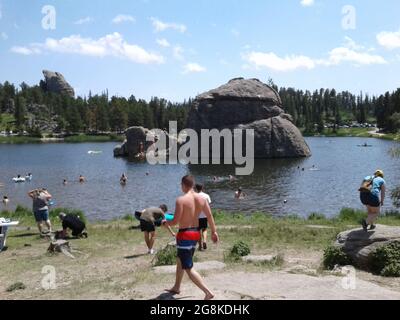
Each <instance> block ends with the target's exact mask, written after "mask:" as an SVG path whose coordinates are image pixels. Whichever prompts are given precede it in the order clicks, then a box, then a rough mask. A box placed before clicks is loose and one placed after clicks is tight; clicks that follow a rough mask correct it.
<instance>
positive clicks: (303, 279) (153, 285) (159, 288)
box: [0, 225, 400, 300]
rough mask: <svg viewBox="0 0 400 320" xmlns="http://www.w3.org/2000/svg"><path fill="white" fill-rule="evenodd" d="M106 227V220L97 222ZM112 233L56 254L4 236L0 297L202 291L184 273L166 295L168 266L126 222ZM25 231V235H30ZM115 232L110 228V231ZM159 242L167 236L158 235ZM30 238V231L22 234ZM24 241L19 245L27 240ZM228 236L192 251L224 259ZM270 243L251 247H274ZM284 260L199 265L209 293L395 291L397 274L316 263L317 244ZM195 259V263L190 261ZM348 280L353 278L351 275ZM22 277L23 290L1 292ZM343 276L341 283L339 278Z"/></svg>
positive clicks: (287, 252)
mask: <svg viewBox="0 0 400 320" xmlns="http://www.w3.org/2000/svg"><path fill="white" fill-rule="evenodd" d="M98 228H104V229H105V230H109V228H110V227H108V226H105V227H102V226H100V227H98ZM112 228H114V229H113V233H112V234H113V235H116V234H118V242H114V241H113V239H112V238H111V239H110V240H109V241H108V242H104V240H102V238H96V237H97V236H96V235H95V236H94V237H92V238H91V237H89V239H90V241H88V240H72V241H71V244H72V247H73V249H74V250H75V251H74V252H73V254H74V255H75V257H76V258H75V259H71V258H69V257H67V256H65V255H63V254H57V255H49V254H46V249H47V247H48V245H49V243H48V241H46V240H44V239H42V240H39V239H36V238H35V237H36V236H35V235H34V233H33V234H32V231H30V232H25V233H22V234H20V235H18V237H15V238H12V237H11V238H9V245H12V246H13V247H10V248H9V250H7V251H5V252H2V253H0V299H125V300H129V299H162V300H169V299H184V300H193V299H202V298H203V294H202V292H201V291H200V290H199V289H197V288H195V287H194V286H193V284H191V283H190V281H189V280H188V278H187V276H185V279H184V282H183V286H182V294H181V295H179V296H174V297H173V296H171V295H169V294H167V293H166V292H164V290H165V289H167V288H170V287H172V285H173V282H174V274H173V273H158V272H156V270H155V269H154V268H153V267H152V259H153V256H150V255H147V254H144V253H145V252H146V249H145V247H144V243H143V239H142V235H141V233H140V232H132V231H127V228H126V227H125V226H118V225H116V226H113V227H112ZM30 234H31V235H30ZM115 237H116V236H115ZM160 238H162V240H158V241H159V242H158V248H160V245H161V244H160V243H161V242H162V241H163V242H164V243H166V242H167V241H168V240H170V237H168V236H167V234H166V233H163V234H161V235H160ZM29 239H36V240H34V241H29ZM29 243H31V245H28V246H26V244H29ZM227 245H228V244H226V245H225V244H224V243H222V244H220V245H211V246H210V248H209V250H208V251H206V252H198V253H196V259H197V261H198V262H197V263H200V262H203V263H204V262H207V261H216V262H219V263H217V264H216V265H218V266H219V267H220V266H221V263H222V262H224V252H226V246H227ZM276 253H277V252H276V251H275V250H271V251H268V250H263V251H258V252H254V254H257V255H271V254H272V255H275V254H276ZM279 253H280V254H282V255H283V257H284V263H283V265H280V266H279V267H272V266H270V265H264V264H257V263H228V262H226V267H225V268H223V269H213V268H211V269H207V268H205V269H204V270H203V271H201V272H200V273H201V274H202V275H203V276H204V277H205V281H206V283H207V285H209V287H210V288H211V289H212V290H213V291H214V292H215V293H216V299H218V300H219V299H228V300H230V299H235V300H238V299H239V300H240V299H266V300H271V299H296V300H303V299H315V300H319V299H370V300H381V299H385V300H388V299H400V279H391V278H382V277H377V276H373V275H371V274H368V273H365V272H361V271H357V272H356V274H355V278H354V281H350V282H349V281H345V280H346V279H344V278H343V276H342V275H339V274H333V273H327V272H322V271H321V270H320V265H321V259H322V251H317V250H311V249H302V250H298V249H293V248H292V249H291V248H284V249H281V250H280V251H279ZM195 265H196V263H195ZM46 266H50V267H53V268H54V271H55V272H56V274H55V278H54V284H55V286H56V287H55V288H54V289H51V290H45V289H44V287H43V284H45V287H46V284H47V283H48V281H47V280H48V279H49V278H48V276H49V274H47V273H46ZM350 279H351V280H352V279H353V278H350ZM16 282H23V284H24V285H25V286H26V288H25V289H24V290H16V291H13V292H6V289H7V288H8V287H9V286H10V285H12V284H14V283H16ZM343 284H344V285H343Z"/></svg>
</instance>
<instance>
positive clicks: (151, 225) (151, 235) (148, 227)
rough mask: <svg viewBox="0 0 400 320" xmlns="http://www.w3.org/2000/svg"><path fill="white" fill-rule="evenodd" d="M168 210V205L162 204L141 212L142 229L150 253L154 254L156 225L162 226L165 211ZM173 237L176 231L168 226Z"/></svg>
mask: <svg viewBox="0 0 400 320" xmlns="http://www.w3.org/2000/svg"><path fill="white" fill-rule="evenodd" d="M167 211H168V208H167V206H166V205H161V206H160V207H159V208H148V209H145V210H143V211H142V212H141V214H140V218H139V219H140V229H141V230H142V232H144V241H145V242H146V245H147V248H148V251H147V252H148V253H149V254H154V249H153V246H154V242H155V240H156V225H158V226H161V222H162V220H164V219H165V213H166V212H167ZM167 229H168V231H169V232H170V233H171V235H172V236H173V237H175V233H174V232H173V231H172V229H171V227H169V226H168V227H167Z"/></svg>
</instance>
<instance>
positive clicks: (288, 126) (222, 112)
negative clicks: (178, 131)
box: [187, 78, 311, 158]
mask: <svg viewBox="0 0 400 320" xmlns="http://www.w3.org/2000/svg"><path fill="white" fill-rule="evenodd" d="M281 106H282V101H281V99H280V97H279V94H278V93H277V92H276V91H275V90H274V89H273V88H271V87H270V86H268V85H266V84H264V83H262V82H261V81H259V80H257V79H249V80H245V79H243V78H237V79H233V80H231V81H229V82H228V83H227V84H225V85H223V86H221V87H219V88H217V89H214V90H211V91H208V92H206V93H203V94H201V95H199V96H198V97H197V98H196V100H195V101H194V104H193V107H192V109H191V111H190V113H189V117H188V121H187V128H191V129H194V130H195V131H197V132H200V131H201V129H218V130H222V129H231V130H234V129H254V132H255V137H254V143H255V158H289V157H307V156H310V155H311V151H310V148H309V147H308V145H307V143H306V142H305V140H304V138H303V136H302V134H301V132H300V131H299V129H298V128H297V127H296V126H295V125H294V124H293V122H292V117H291V116H290V115H288V114H285V113H284V111H283V110H282V108H281ZM210 148H211V146H210ZM243 153H245V151H243Z"/></svg>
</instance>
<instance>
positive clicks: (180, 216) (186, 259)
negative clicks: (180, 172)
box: [163, 175, 219, 300]
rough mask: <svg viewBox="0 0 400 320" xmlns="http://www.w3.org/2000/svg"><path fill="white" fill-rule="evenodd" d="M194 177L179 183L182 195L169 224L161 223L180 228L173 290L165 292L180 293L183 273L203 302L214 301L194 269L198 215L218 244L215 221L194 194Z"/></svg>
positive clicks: (198, 232) (205, 201)
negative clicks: (201, 293)
mask: <svg viewBox="0 0 400 320" xmlns="http://www.w3.org/2000/svg"><path fill="white" fill-rule="evenodd" d="M194 185H195V180H194V177H193V176H190V175H188V176H184V177H183V178H182V182H181V188H182V191H183V193H184V195H183V196H181V197H179V198H178V199H177V200H176V207H175V215H174V220H172V221H166V220H164V221H163V224H164V225H166V226H175V225H179V232H178V234H177V236H176V244H177V250H178V258H177V260H176V280H175V285H174V286H173V287H172V289H169V290H166V291H167V292H169V293H171V294H174V295H178V294H180V293H181V284H182V279H183V275H184V273H185V272H186V273H187V275H188V276H189V278H190V280H192V281H193V283H194V284H195V285H196V286H197V287H198V288H200V289H201V290H202V291H203V292H204V294H205V298H204V299H205V300H211V299H213V298H214V296H215V295H214V293H213V292H211V291H210V289H209V288H208V287H207V286H206V285H205V283H204V280H203V278H202V277H201V276H200V274H199V273H198V272H196V271H195V270H194V268H193V255H194V252H195V250H196V246H197V243H198V242H199V240H200V237H201V236H200V231H199V215H200V213H201V212H204V213H205V215H206V217H207V219H208V223H209V225H210V228H211V232H212V234H211V238H212V240H213V242H214V243H217V242H218V241H219V237H218V234H217V229H216V226H215V221H214V218H213V216H212V213H211V209H210V205H209V204H208V202H207V200H206V199H204V198H203V197H202V196H200V195H199V194H197V193H196V192H194V190H193V187H194Z"/></svg>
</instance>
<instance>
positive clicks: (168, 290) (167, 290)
mask: <svg viewBox="0 0 400 320" xmlns="http://www.w3.org/2000/svg"><path fill="white" fill-rule="evenodd" d="M165 291H166V292H168V293H171V294H173V295H179V294H181V291H180V290H176V289H174V288H172V289H165Z"/></svg>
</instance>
